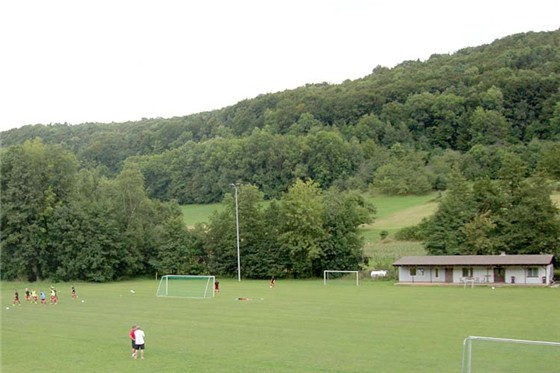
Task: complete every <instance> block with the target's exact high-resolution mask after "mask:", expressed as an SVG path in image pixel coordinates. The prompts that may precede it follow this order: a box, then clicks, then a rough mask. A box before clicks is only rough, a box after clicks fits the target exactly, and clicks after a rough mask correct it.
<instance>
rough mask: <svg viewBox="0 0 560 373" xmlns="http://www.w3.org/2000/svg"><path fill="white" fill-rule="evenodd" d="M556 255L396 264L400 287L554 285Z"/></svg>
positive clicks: (456, 257) (455, 257)
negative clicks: (414, 285)
mask: <svg viewBox="0 0 560 373" xmlns="http://www.w3.org/2000/svg"><path fill="white" fill-rule="evenodd" d="M553 259H554V256H553V255H437V256H405V257H402V258H400V259H399V260H397V261H396V262H394V263H393V266H394V267H396V269H397V273H398V275H399V284H409V285H412V284H419V285H420V284H442V285H443V284H457V285H467V284H468V285H469V286H474V285H489V284H496V285H500V284H509V285H535V286H536V285H540V286H546V285H551V284H552V283H553V278H554V267H553Z"/></svg>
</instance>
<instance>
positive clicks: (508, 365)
mask: <svg viewBox="0 0 560 373" xmlns="http://www.w3.org/2000/svg"><path fill="white" fill-rule="evenodd" d="M559 361H560V342H546V341H529V340H523V339H508V338H493V337H474V336H473V337H467V338H465V340H464V341H463V363H462V372H463V373H479V372H492V373H501V372H504V373H505V372H507V373H514V372H549V371H550V369H551V368H552V369H554V367H557V366H558V362H559Z"/></svg>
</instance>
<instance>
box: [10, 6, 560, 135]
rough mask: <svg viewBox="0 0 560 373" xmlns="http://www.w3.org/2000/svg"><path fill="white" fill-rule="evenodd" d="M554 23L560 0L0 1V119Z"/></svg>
mask: <svg viewBox="0 0 560 373" xmlns="http://www.w3.org/2000/svg"><path fill="white" fill-rule="evenodd" d="M559 27H560V1H558V0H532V1H517V0H510V1H500V0H469V1H464V0H463V1H453V0H421V1H418V0H416V1H415V0H369V1H368V0H275V1H267V0H197V1H189V0H23V1H18V0H14V1H9V0H8V1H2V4H1V5H0V51H1V54H0V131H3V130H6V129H9V128H14V127H20V126H23V125H26V124H36V123H42V124H49V123H64V122H67V123H70V124H78V123H83V122H122V121H127V120H139V119H141V118H142V117H146V118H153V117H164V118H169V117H173V116H182V115H187V114H192V113H196V112H200V111H206V110H214V109H219V108H222V107H224V106H229V105H233V104H235V103H236V102H238V101H240V100H243V99H246V98H253V97H255V96H257V95H259V94H264V93H270V92H278V91H282V90H285V89H292V88H296V87H299V86H301V85H304V84H306V83H320V82H329V83H340V82H342V81H343V80H345V79H357V78H361V77H363V76H365V75H368V74H369V73H371V71H372V69H373V68H374V67H375V66H377V65H382V66H387V67H393V66H395V65H396V64H398V63H400V62H403V61H405V60H416V59H420V60H425V59H427V58H428V57H429V56H430V55H431V54H433V53H453V52H455V51H457V50H459V49H461V48H465V47H470V46H477V45H481V44H488V43H491V42H492V41H494V40H495V39H498V38H501V37H504V36H507V35H511V34H514V33H519V32H527V31H553V30H557V29H558V28H559Z"/></svg>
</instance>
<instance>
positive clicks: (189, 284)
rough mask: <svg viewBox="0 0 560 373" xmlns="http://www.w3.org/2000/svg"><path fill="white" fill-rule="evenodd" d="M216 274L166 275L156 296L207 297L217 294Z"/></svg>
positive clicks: (161, 279)
mask: <svg viewBox="0 0 560 373" xmlns="http://www.w3.org/2000/svg"><path fill="white" fill-rule="evenodd" d="M215 281H216V277H215V276H204V275H164V276H162V277H161V278H160V281H159V285H158V289H157V292H156V296H158V297H176V298H196V299H205V298H213V297H214V296H215V292H214V291H215V289H214V282H215Z"/></svg>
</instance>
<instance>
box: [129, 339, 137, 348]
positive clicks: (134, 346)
mask: <svg viewBox="0 0 560 373" xmlns="http://www.w3.org/2000/svg"><path fill="white" fill-rule="evenodd" d="M130 342H132V348H136V343H134V339H131V340H130Z"/></svg>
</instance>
